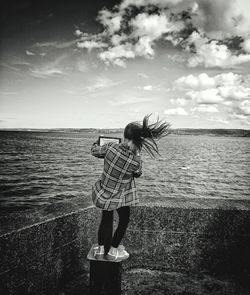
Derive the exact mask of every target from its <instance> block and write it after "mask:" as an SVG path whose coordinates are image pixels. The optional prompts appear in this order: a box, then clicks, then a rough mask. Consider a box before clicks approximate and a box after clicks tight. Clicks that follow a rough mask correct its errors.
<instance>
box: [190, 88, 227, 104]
mask: <svg viewBox="0 0 250 295" xmlns="http://www.w3.org/2000/svg"><path fill="white" fill-rule="evenodd" d="M186 97H187V98H189V99H192V100H194V101H196V102H197V103H198V104H217V103H220V102H222V101H223V100H224V98H223V97H222V96H221V95H220V93H219V90H218V89H215V88H212V89H206V90H201V91H188V92H187V93H186Z"/></svg>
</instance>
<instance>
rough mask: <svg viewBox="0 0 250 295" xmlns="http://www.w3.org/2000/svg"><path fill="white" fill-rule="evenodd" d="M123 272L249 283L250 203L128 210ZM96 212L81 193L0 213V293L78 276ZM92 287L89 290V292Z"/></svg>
mask: <svg viewBox="0 0 250 295" xmlns="http://www.w3.org/2000/svg"><path fill="white" fill-rule="evenodd" d="M131 211H132V212H131V222H130V225H129V228H128V231H127V234H126V237H125V238H124V240H123V244H124V245H126V248H127V249H128V251H129V252H130V253H131V257H130V259H129V260H128V261H126V263H124V268H125V271H126V270H129V269H136V268H143V269H150V270H155V271H179V272H196V273H197V272H202V273H204V272H205V273H210V274H213V275H216V276H227V277H232V276H233V277H234V278H236V279H237V280H238V281H240V282H241V283H242V284H247V283H248V282H249V281H250V201H240V200H214V199H171V198H166V200H165V201H164V203H163V202H157V201H156V200H154V201H152V202H147V203H145V202H142V203H141V204H140V206H137V207H134V208H132V210H131ZM99 218H100V212H99V210H97V209H95V208H93V207H92V206H90V203H89V201H83V200H80V199H75V200H72V202H66V203H58V204H55V205H53V206H48V207H47V208H46V209H43V210H37V211H32V212H30V213H26V214H25V215H20V214H18V215H15V214H14V215H11V216H8V218H5V217H3V216H2V217H0V222H1V225H2V226H1V232H0V261H1V265H0V294H2V295H4V294H59V293H60V291H61V290H64V286H65V284H67V283H68V282H69V281H70V280H72V279H73V278H74V277H76V276H78V275H79V274H81V275H82V276H81V277H82V279H83V280H84V284H83V285H84V286H85V287H86V290H87V286H88V262H87V260H86V255H87V252H88V250H89V248H90V247H91V245H92V243H94V242H96V229H97V226H98V223H99ZM86 293H87V291H86Z"/></svg>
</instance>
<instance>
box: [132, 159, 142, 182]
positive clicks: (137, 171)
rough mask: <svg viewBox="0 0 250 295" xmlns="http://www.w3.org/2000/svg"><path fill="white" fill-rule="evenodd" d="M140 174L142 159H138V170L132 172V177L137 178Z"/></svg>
mask: <svg viewBox="0 0 250 295" xmlns="http://www.w3.org/2000/svg"><path fill="white" fill-rule="evenodd" d="M141 175H142V160H140V165H139V168H138V170H136V171H134V172H133V177H135V178H138V177H140V176H141Z"/></svg>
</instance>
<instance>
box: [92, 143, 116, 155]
mask: <svg viewBox="0 0 250 295" xmlns="http://www.w3.org/2000/svg"><path fill="white" fill-rule="evenodd" d="M110 145H111V143H106V144H104V145H102V146H100V145H98V144H97V143H96V142H95V143H93V145H92V147H91V150H90V151H91V155H92V156H95V157H97V158H104V157H105V154H106V152H107V150H108V147H109V146H110Z"/></svg>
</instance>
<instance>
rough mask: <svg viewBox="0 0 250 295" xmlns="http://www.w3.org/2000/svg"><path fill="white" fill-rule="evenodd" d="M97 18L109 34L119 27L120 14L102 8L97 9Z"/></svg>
mask: <svg viewBox="0 0 250 295" xmlns="http://www.w3.org/2000/svg"><path fill="white" fill-rule="evenodd" d="M97 20H98V21H99V22H100V23H101V24H102V25H103V26H104V28H105V29H106V30H107V31H108V33H109V34H111V35H112V34H114V33H115V32H117V31H119V30H120V28H121V21H122V15H120V14H119V12H117V13H115V12H111V11H109V10H108V9H106V8H104V9H102V10H100V11H99V14H98V17H97Z"/></svg>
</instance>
